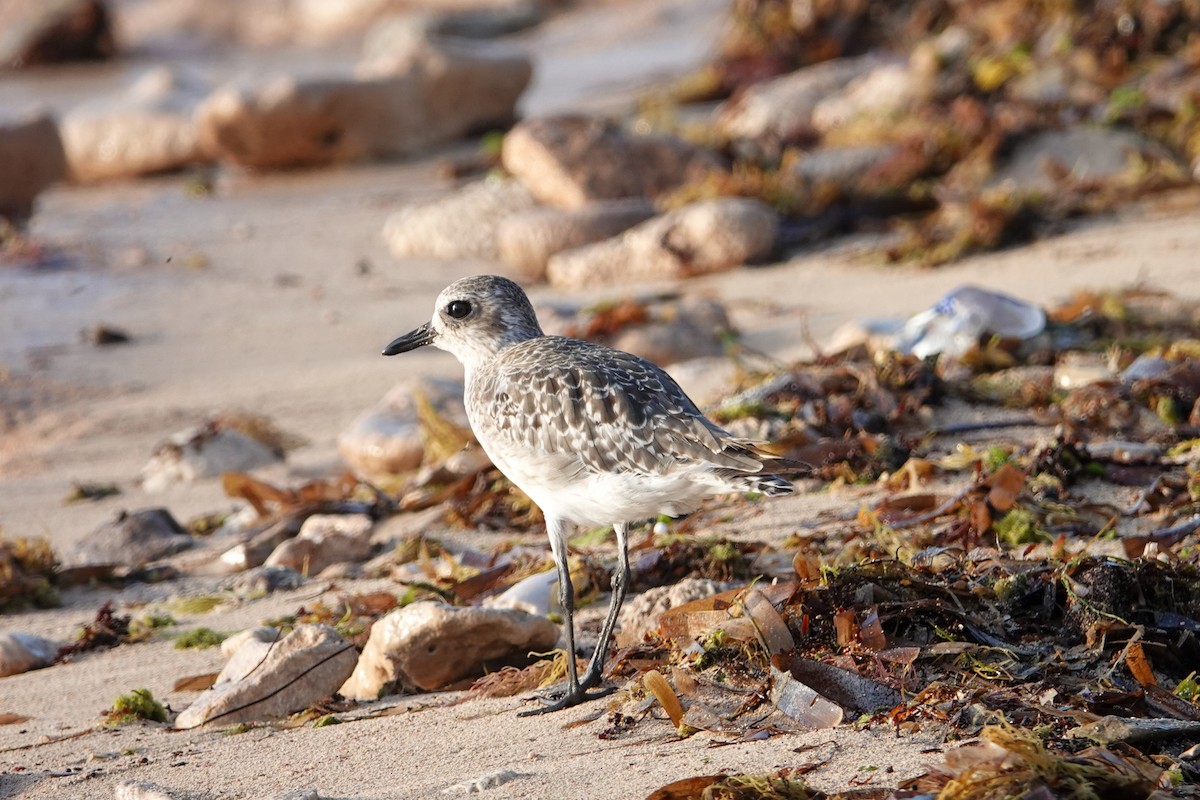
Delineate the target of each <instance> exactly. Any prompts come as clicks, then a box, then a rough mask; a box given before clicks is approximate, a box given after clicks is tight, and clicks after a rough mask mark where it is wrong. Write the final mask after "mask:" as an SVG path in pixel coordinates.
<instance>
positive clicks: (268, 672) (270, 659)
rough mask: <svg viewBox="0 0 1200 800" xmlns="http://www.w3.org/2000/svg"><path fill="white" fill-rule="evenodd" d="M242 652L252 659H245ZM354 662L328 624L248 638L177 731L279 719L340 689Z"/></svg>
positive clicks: (182, 715)
mask: <svg viewBox="0 0 1200 800" xmlns="http://www.w3.org/2000/svg"><path fill="white" fill-rule="evenodd" d="M243 651H247V653H248V654H249V655H250V656H251V658H246V659H243V658H242V656H241V654H242V652H243ZM356 658H357V651H356V650H355V649H354V646H353V645H351V644H350V643H349V642H347V641H346V640H345V639H343V638H342V637H341V636H340V635H339V634H338V633H337V631H335V630H334V629H333V628H331V627H329V626H328V625H311V624H308V625H298V626H296V627H295V628H294V629H293V630H292V632H291V633H289V634H287V635H286V636H283V637H282V638H280V639H279V640H278V641H277V642H271V643H267V642H262V641H261V640H259V639H257V638H250V639H247V640H246V641H245V643H243V645H242V647H241V648H240V649H239V650H238V651H237V652H236V653H235V654H234V657H233V658H232V659H230V661H229V662H228V663H227V664H226V666H225V669H223V670H222V671H221V675H220V676H219V677H218V678H217V681H216V683H215V684H213V687H212V688H211V689H208V690H207V691H205V692H203V693H201V694H200V696H199V697H197V698H196V699H195V700H194V701H193V702H192V704H191V705H190V706H188V707H187V708H186V709H184V711H182V712H181V713H180V714H179V716H178V717H177V718H176V720H175V727H176V728H178V729H187V728H195V727H197V726H199V725H204V724H210V723H219V724H222V725H233V724H236V723H239V722H255V721H264V720H275V719H280V718H282V717H284V716H286V715H288V714H290V713H292V712H295V711H299V710H301V709H304V708H308V707H309V706H311V705H312V704H314V703H316V702H318V701H320V700H323V699H324V698H326V697H328V696H329V695H331V694H333V693H334V692H335V691H337V688H338V687H339V686H341V685H342V683H343V682H344V681H345V680H346V678H347V677H349V675H350V673H351V672H352V671H353V670H354V662H355V660H356ZM246 662H250V663H246Z"/></svg>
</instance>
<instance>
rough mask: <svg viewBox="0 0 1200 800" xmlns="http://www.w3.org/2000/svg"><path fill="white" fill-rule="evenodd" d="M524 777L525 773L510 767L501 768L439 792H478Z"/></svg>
mask: <svg viewBox="0 0 1200 800" xmlns="http://www.w3.org/2000/svg"><path fill="white" fill-rule="evenodd" d="M524 777H525V773H522V772H514V771H512V770H511V769H502V770H499V771H497V772H491V773H488V774H487V775H484V776H482V777H480V778H475V779H473V780H469V781H463V782H462V783H456V784H454V785H452V786H447V787H446V788H445V789H442V792H441V793H442V794H444V795H459V794H479V793H480V792H483V791H486V790H487V789H495V788H496V787H497V786H503V785H504V784H506V783H508V782H509V781H513V780H516V779H517V778H524Z"/></svg>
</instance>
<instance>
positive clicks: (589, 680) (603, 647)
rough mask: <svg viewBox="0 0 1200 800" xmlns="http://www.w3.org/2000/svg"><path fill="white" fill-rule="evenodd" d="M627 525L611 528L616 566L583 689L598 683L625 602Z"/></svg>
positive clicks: (627, 554) (627, 582) (584, 678)
mask: <svg viewBox="0 0 1200 800" xmlns="http://www.w3.org/2000/svg"><path fill="white" fill-rule="evenodd" d="M628 527H629V526H628V525H627V524H626V523H624V522H619V523H617V524H615V525H613V530H614V531H616V533H617V568H616V570H615V571H614V572H613V576H612V600H610V601H609V603H608V616H607V617H605V618H604V627H603V628H601V629H600V641H598V642H597V643H596V652H594V653H592V660H591V662H590V663H589V664H588V668H587V672H585V673H584V674H583V680H582V681H580V682H579V683H580V685H581V686H582V687H583V688H584V689H590V688H591V687H593V686H595V685H597V684H598V683H600V676H601V673H603V672H604V661H605V656H606V655H607V654H608V640H609V638H610V637H611V636H612V631H613V627H614V626H615V625H616V624H617V614H619V613H620V612H621V604H622V603H624V602H625V592H626V591H627V590H628V588H629V533H628Z"/></svg>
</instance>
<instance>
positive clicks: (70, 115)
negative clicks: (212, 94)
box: [60, 67, 212, 183]
mask: <svg viewBox="0 0 1200 800" xmlns="http://www.w3.org/2000/svg"><path fill="white" fill-rule="evenodd" d="M208 88H209V87H208V86H207V85H205V84H204V83H203V82H201V81H200V80H199V79H197V78H195V77H192V76H183V75H181V74H180V73H178V72H175V71H172V70H170V69H168V68H166V67H159V68H156V69H153V70H151V71H149V72H147V73H146V74H144V75H142V76H141V77H140V78H138V79H137V81H135V82H134V83H133V85H132V86H131V87H130V88H129V90H128V91H127V92H126V93H125V94H124V95H121V96H117V97H114V98H104V99H101V100H99V101H93V102H91V103H87V104H84V105H82V106H79V107H77V108H74V109H72V110H71V111H69V112H67V114H66V115H65V116H64V117H63V118H62V123H61V125H60V128H61V131H62V141H63V147H64V149H65V151H66V158H67V166H68V170H69V173H70V176H71V178H72V180H75V181H78V182H81V183H90V182H94V181H102V180H107V179H111V178H123V177H130V176H136V175H145V174H148V173H154V172H166V171H169V170H176V169H180V168H182V167H185V166H188V165H190V164H197V163H202V162H206V161H211V160H212V159H211V157H210V156H209V154H208V153H206V152H205V150H204V148H203V147H202V146H201V144H200V137H199V132H198V130H197V128H196V124H195V120H194V119H193V112H194V110H195V108H196V106H197V105H199V103H200V101H201V100H203V99H204V97H205V95H206V94H207V93H208Z"/></svg>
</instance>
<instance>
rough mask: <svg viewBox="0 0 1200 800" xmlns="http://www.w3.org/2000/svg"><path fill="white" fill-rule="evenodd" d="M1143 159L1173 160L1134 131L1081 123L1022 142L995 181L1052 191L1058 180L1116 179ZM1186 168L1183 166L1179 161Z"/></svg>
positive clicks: (1029, 189)
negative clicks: (1089, 125) (1063, 177)
mask: <svg viewBox="0 0 1200 800" xmlns="http://www.w3.org/2000/svg"><path fill="white" fill-rule="evenodd" d="M1144 161H1150V162H1174V161H1176V159H1175V156H1173V155H1172V154H1171V153H1169V152H1168V151H1167V150H1166V148H1164V147H1163V146H1162V145H1159V144H1158V143H1156V142H1153V141H1151V140H1150V139H1147V138H1146V137H1144V136H1142V135H1140V134H1137V133H1134V132H1132V131H1124V130H1119V129H1116V128H1099V127H1088V126H1078V127H1074V128H1071V129H1069V130H1065V131H1054V130H1051V131H1040V132H1038V133H1035V134H1033V135H1032V136H1029V137H1027V138H1025V139H1023V140H1022V141H1020V142H1019V143H1018V144H1017V145H1016V146H1015V147H1014V148H1013V150H1012V152H1011V154H1010V155H1009V156H1008V158H1007V159H1006V160H1005V161H1004V162H1003V163H1002V164H999V165H998V166H997V167H996V171H995V173H994V174H993V176H992V179H991V185H993V186H998V185H1008V186H1010V187H1011V188H1012V190H1013V191H1016V192H1025V193H1028V192H1053V191H1054V190H1055V188H1056V187H1057V185H1058V183H1059V181H1060V179H1059V178H1056V172H1057V173H1058V174H1061V175H1063V176H1066V177H1067V178H1068V179H1069V180H1072V181H1083V182H1093V181H1094V182H1099V183H1104V182H1107V181H1112V180H1117V179H1119V178H1120V177H1121V176H1122V175H1125V174H1127V173H1128V171H1129V170H1130V169H1131V168H1132V169H1144V168H1145V167H1144V166H1136V165H1137V164H1141V163H1142V162H1144ZM1180 166H1181V168H1182V165H1180Z"/></svg>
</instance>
